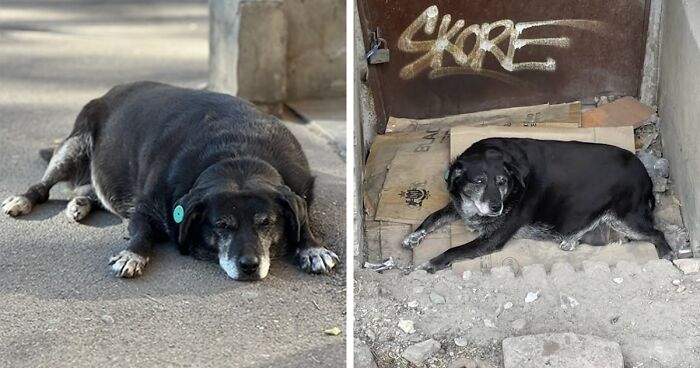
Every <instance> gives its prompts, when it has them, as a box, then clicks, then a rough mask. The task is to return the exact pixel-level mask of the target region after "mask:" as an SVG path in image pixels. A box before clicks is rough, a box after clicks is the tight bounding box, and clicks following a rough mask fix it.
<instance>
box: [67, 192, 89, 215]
mask: <svg viewBox="0 0 700 368" xmlns="http://www.w3.org/2000/svg"><path fill="white" fill-rule="evenodd" d="M91 210H92V204H91V203H90V199H89V198H88V197H75V198H73V199H71V200H70V202H68V205H67V206H66V216H68V218H69V219H71V220H74V221H82V220H83V219H84V218H85V217H87V215H88V214H89V213H90V211H91Z"/></svg>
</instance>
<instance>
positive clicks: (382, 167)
mask: <svg viewBox="0 0 700 368" xmlns="http://www.w3.org/2000/svg"><path fill="white" fill-rule="evenodd" d="M448 136H449V129H444V128H443V129H440V128H435V129H429V130H427V131H417V132H410V133H397V134H386V135H378V136H377V137H376V139H375V141H374V143H373V144H372V147H371V148H370V152H369V156H368V157H367V163H366V165H365V173H364V178H363V181H364V185H363V190H364V193H363V202H364V206H365V211H366V212H367V214H368V215H369V216H370V217H372V218H374V216H375V214H376V212H377V206H378V202H379V196H380V192H381V190H382V187H383V186H384V182H385V180H386V176H387V171H388V170H389V167H390V166H391V164H392V161H393V160H394V157H395V156H396V154H397V152H399V151H401V152H402V154H405V153H407V152H408V153H413V154H415V155H416V156H415V158H417V159H422V158H421V157H419V156H428V155H433V154H434V153H435V152H434V151H435V150H434V149H433V148H432V147H433V145H434V144H435V142H436V141H437V142H438V143H439V145H444V147H443V148H444V149H445V152H443V153H438V155H440V154H443V155H445V159H447V157H448V156H449V143H447V141H449V139H448V138H447V137H448Z"/></svg>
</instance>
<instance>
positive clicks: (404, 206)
mask: <svg viewBox="0 0 700 368" xmlns="http://www.w3.org/2000/svg"><path fill="white" fill-rule="evenodd" d="M426 137H430V140H428V139H426ZM449 142H450V140H449V134H448V132H447V131H444V130H443V131H438V132H437V133H432V134H430V135H425V136H424V137H423V144H422V145H421V146H416V147H409V149H406V147H404V148H402V149H399V150H398V151H397V152H396V156H395V157H394V160H393V161H392V162H391V166H390V167H389V171H388V173H387V175H386V180H385V181H384V186H383V187H382V190H381V192H380V197H379V204H378V207H377V212H376V215H375V219H377V220H381V221H393V222H399V223H405V224H420V223H421V222H422V221H423V220H424V219H425V218H426V217H427V216H428V215H429V214H431V213H433V212H435V211H437V210H439V209H440V208H442V207H444V206H445V204H447V202H448V200H449V196H448V193H447V186H446V185H445V179H444V175H445V171H446V170H447V167H448V163H449V156H450V143H449Z"/></svg>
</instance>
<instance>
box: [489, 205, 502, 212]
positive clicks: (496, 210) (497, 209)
mask: <svg viewBox="0 0 700 368" xmlns="http://www.w3.org/2000/svg"><path fill="white" fill-rule="evenodd" d="M489 208H490V209H491V212H498V211H500V210H501V204H500V203H491V204H489Z"/></svg>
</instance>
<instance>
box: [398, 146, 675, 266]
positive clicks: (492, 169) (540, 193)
mask: <svg viewBox="0 0 700 368" xmlns="http://www.w3.org/2000/svg"><path fill="white" fill-rule="evenodd" d="M447 188H448V190H449V193H450V203H449V204H448V205H447V206H445V207H444V208H442V209H440V210H438V211H436V212H435V213H433V214H431V215H430V216H428V217H427V218H426V219H425V221H423V223H422V224H421V225H420V226H419V227H418V228H417V229H416V230H415V231H414V232H413V233H411V234H409V235H408V236H407V237H406V238H405V239H404V241H403V245H404V246H405V247H409V248H411V247H415V246H417V245H418V244H420V242H421V241H422V240H423V239H424V238H425V236H426V235H427V234H429V233H431V232H433V231H435V230H436V229H438V228H439V227H441V226H443V225H445V224H447V223H449V222H452V221H454V220H457V219H460V218H461V219H462V220H463V221H464V223H465V225H466V226H467V227H468V228H471V229H474V230H476V231H477V232H478V233H479V235H478V237H477V238H476V239H474V240H473V241H471V242H469V243H467V244H464V245H461V246H458V247H455V248H452V249H450V250H448V251H446V252H445V253H443V254H441V255H439V256H437V257H435V258H433V259H431V260H430V261H429V262H428V263H427V264H425V265H423V267H424V268H426V269H427V270H429V271H435V270H438V269H442V268H445V267H448V266H449V265H450V264H451V263H452V262H453V261H455V260H457V259H463V258H476V257H480V256H483V255H486V254H490V253H493V252H495V251H498V250H500V249H501V248H503V246H504V245H505V243H506V242H507V241H508V240H510V239H511V238H513V237H521V238H530V239H541V240H556V241H558V242H560V248H561V249H563V250H573V249H574V248H575V247H576V246H577V245H578V243H579V241H583V242H585V243H589V244H591V245H605V244H607V242H605V241H601V240H600V233H601V232H602V231H604V230H606V229H612V230H614V231H616V232H618V233H621V234H622V235H624V236H625V237H627V238H630V239H634V240H649V241H650V242H652V243H653V244H654V245H655V246H656V250H657V252H658V254H659V256H660V257H665V258H671V257H673V252H672V250H671V248H670V247H669V245H668V243H667V242H666V239H665V238H664V235H663V234H662V233H661V232H660V231H658V230H656V229H655V228H654V220H653V210H654V196H653V193H652V183H651V179H650V178H649V175H648V174H647V172H646V170H645V169H644V166H643V165H642V163H641V161H639V159H638V158H637V157H636V156H635V155H634V154H632V153H631V152H628V151H626V150H623V149H621V148H618V147H614V146H610V145H606V144H595V143H583V142H561V141H544V140H535V139H518V138H489V139H484V140H481V141H479V142H476V143H474V144H473V145H472V146H470V147H469V148H468V149H467V150H466V151H464V153H462V154H461V155H460V156H459V157H458V158H457V159H456V160H455V161H454V162H453V163H452V164H451V166H450V169H449V173H448V176H447Z"/></svg>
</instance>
